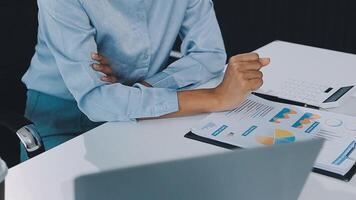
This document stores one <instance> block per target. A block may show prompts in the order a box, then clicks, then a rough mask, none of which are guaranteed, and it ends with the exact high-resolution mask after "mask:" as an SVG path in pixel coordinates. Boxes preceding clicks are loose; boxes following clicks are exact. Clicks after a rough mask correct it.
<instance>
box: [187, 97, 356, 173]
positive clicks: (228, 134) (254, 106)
mask: <svg viewBox="0 0 356 200" xmlns="http://www.w3.org/2000/svg"><path fill="white" fill-rule="evenodd" d="M191 131H192V132H193V133H194V134H196V135H198V136H201V137H205V138H209V139H213V140H217V141H220V142H224V143H227V144H231V145H234V146H239V147H242V148H251V147H260V146H269V145H275V144H285V143H292V142H295V141H301V140H306V139H311V138H312V137H320V138H324V139H325V140H326V142H325V144H324V147H323V149H322V151H321V153H320V155H319V157H318V159H317V161H316V164H315V167H316V168H319V169H323V170H327V171H332V172H334V173H338V174H341V175H345V174H346V173H347V172H348V171H349V170H350V169H351V168H352V167H353V165H354V163H355V159H354V157H356V156H354V155H355V151H354V149H355V147H356V118H355V117H351V116H346V115H340V114H335V113H329V112H324V111H318V110H314V109H309V108H302V107H297V106H292V105H288V104H281V103H276V102H272V101H268V100H264V99H262V98H259V97H257V96H255V95H250V97H249V98H248V99H247V100H246V101H244V102H243V103H242V104H241V105H240V106H239V107H238V108H236V109H235V110H232V111H230V112H222V113H214V114H211V115H209V116H208V117H207V118H205V119H204V120H202V121H200V122H199V124H197V125H196V126H195V127H193V128H192V129H191Z"/></svg>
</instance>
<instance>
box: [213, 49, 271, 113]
mask: <svg viewBox="0 0 356 200" xmlns="http://www.w3.org/2000/svg"><path fill="white" fill-rule="evenodd" d="M269 63H270V59H269V58H260V57H259V55H258V54H257V53H247V54H240V55H236V56H233V57H232V58H230V60H229V65H228V67H227V69H226V72H225V76H224V80H223V82H222V83H221V84H220V85H219V86H217V87H216V88H214V89H213V93H214V95H215V96H216V97H217V98H218V100H219V104H218V105H219V108H218V109H217V110H218V111H225V110H231V109H234V108H236V107H238V106H239V105H240V104H241V103H242V102H243V101H244V100H245V98H246V97H247V96H248V95H249V94H250V93H251V92H252V91H255V90H257V89H259V88H260V87H261V86H262V84H263V79H262V78H263V74H262V72H261V71H260V70H261V68H262V67H264V66H267V65H268V64H269Z"/></svg>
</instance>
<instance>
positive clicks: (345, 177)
mask: <svg viewBox="0 0 356 200" xmlns="http://www.w3.org/2000/svg"><path fill="white" fill-rule="evenodd" d="M184 137H185V138H189V139H192V140H196V141H200V142H204V143H207V144H211V145H215V146H218V147H222V148H225V149H230V150H233V149H242V148H241V147H238V146H235V145H231V144H227V143H224V142H220V141H217V140H213V139H210V138H205V137H202V136H199V135H196V134H194V133H193V132H189V133H187V134H186V135H184ZM313 172H315V173H318V174H322V175H325V176H329V177H333V178H336V179H339V180H343V181H346V182H349V181H350V180H351V179H352V177H353V176H354V175H355V173H356V163H355V164H354V166H353V167H352V168H351V169H350V170H349V171H348V172H347V173H346V174H345V175H340V174H337V173H334V172H330V171H326V170H323V169H319V168H315V167H314V168H313Z"/></svg>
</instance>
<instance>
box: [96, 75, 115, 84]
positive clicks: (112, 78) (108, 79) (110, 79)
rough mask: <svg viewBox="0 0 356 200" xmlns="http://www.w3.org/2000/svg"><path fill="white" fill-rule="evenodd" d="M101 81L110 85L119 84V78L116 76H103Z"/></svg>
mask: <svg viewBox="0 0 356 200" xmlns="http://www.w3.org/2000/svg"><path fill="white" fill-rule="evenodd" d="M100 80H102V81H104V82H108V83H117V81H118V80H117V78H116V77H115V76H103V77H101V78H100Z"/></svg>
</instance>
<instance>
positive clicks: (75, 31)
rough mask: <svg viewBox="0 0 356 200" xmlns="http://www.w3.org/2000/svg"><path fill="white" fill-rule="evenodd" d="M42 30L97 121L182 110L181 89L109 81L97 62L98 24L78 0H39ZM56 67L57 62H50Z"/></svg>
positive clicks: (83, 106)
mask: <svg viewBox="0 0 356 200" xmlns="http://www.w3.org/2000/svg"><path fill="white" fill-rule="evenodd" d="M38 6H39V31H41V32H42V33H43V35H44V40H45V41H44V42H45V44H46V45H47V46H48V48H49V49H50V50H51V53H52V55H53V56H54V58H55V60H56V63H57V66H58V69H59V72H60V74H61V76H62V78H63V80H64V82H65V84H66V87H67V88H68V89H69V91H70V92H71V94H72V95H73V97H74V98H75V100H76V101H77V103H78V107H79V108H80V110H81V111H82V112H83V113H85V114H86V115H87V116H88V117H89V118H90V119H91V120H92V121H130V120H135V119H136V118H146V117H157V116H161V115H164V114H168V113H171V112H175V111H177V110H178V99H177V92H176V90H172V89H167V88H166V89H164V88H148V87H145V86H143V85H140V84H136V85H134V86H133V87H129V86H125V85H122V84H107V83H104V82H102V81H100V76H102V74H101V73H99V72H96V71H94V70H93V69H92V68H91V64H92V63H93V61H92V60H91V58H90V57H91V53H92V52H97V44H96V41H95V35H96V30H95V28H94V27H93V26H92V25H91V23H90V20H89V17H88V16H87V14H86V13H85V10H84V8H83V7H82V3H81V2H79V1H78V0H38ZM49 67H54V66H49Z"/></svg>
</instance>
